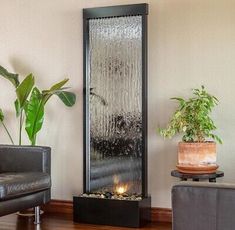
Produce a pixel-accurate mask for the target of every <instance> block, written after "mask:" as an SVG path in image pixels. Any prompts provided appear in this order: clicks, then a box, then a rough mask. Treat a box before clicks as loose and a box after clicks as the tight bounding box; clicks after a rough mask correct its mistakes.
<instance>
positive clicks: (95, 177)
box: [74, 4, 150, 227]
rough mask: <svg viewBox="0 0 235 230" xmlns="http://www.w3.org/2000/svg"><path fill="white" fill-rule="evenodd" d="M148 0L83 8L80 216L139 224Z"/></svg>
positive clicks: (145, 208)
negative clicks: (140, 2) (82, 119)
mask: <svg viewBox="0 0 235 230" xmlns="http://www.w3.org/2000/svg"><path fill="white" fill-rule="evenodd" d="M147 14H148V5H147V4H136V5H124V6H113V7H101V8H89V9H84V12H83V17H84V25H83V26H84V193H83V194H82V195H80V196H78V197H74V220H75V221H82V222H88V223H95V224H110V225H119V226H131V227H138V226H140V225H141V223H144V222H145V221H146V220H147V219H148V218H149V215H150V197H148V192H147Z"/></svg>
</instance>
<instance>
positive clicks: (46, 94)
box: [42, 78, 69, 104]
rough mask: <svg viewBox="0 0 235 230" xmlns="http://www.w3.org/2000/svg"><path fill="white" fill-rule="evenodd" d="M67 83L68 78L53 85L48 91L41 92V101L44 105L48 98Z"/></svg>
mask: <svg viewBox="0 0 235 230" xmlns="http://www.w3.org/2000/svg"><path fill="white" fill-rule="evenodd" d="M68 81H69V79H68V78H66V79H64V80H62V81H60V82H58V83H56V84H54V85H53V86H52V87H51V88H50V89H49V90H43V91H42V93H43V101H44V104H46V103H47V101H48V100H49V99H50V97H51V96H52V95H54V94H56V93H57V92H58V91H60V90H61V89H62V87H63V86H64V85H65V84H66V83H67V82H68Z"/></svg>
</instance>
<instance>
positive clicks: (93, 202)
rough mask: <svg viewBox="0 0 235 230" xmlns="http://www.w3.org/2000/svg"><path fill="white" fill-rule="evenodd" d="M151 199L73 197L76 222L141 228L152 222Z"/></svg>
mask: <svg viewBox="0 0 235 230" xmlns="http://www.w3.org/2000/svg"><path fill="white" fill-rule="evenodd" d="M150 208H151V197H146V198H142V199H141V200H116V199H106V198H93V197H84V196H75V197H73V217H74V218H73V219H74V221H75V222H82V223H89V224H102V225H112V226H122V227H136V228H138V227H141V226H143V225H145V224H146V223H147V222H149V221H150V219H151V215H150Z"/></svg>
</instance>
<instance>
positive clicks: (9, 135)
mask: <svg viewBox="0 0 235 230" xmlns="http://www.w3.org/2000/svg"><path fill="white" fill-rule="evenodd" d="M1 122H2V125H3V127H4V129H5V130H6V132H7V135H8V137H9V138H10V140H11V143H12V144H13V145H14V141H13V139H12V137H11V134H10V133H9V131H8V129H7V127H6V125H5V124H4V122H3V121H1Z"/></svg>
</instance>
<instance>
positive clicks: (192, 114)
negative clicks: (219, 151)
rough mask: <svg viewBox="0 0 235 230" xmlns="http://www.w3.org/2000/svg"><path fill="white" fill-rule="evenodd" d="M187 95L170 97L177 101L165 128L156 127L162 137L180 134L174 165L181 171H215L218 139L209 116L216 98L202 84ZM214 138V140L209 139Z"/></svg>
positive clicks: (215, 103)
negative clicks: (189, 95) (176, 158)
mask: <svg viewBox="0 0 235 230" xmlns="http://www.w3.org/2000/svg"><path fill="white" fill-rule="evenodd" d="M192 91H193V97H191V98H189V99H187V100H186V99H184V98H178V97H176V98H171V99H174V100H176V101H177V102H178V103H179V105H178V107H177V109H176V111H175V112H174V114H173V116H172V118H171V120H170V122H169V124H168V125H167V127H166V128H164V129H162V128H160V129H159V132H160V135H161V136H163V137H164V138H172V137H173V136H174V135H176V134H178V133H182V134H183V138H182V142H179V144H178V164H177V168H178V170H179V171H180V172H183V173H214V172H215V171H216V169H217V168H218V165H217V164H216V143H215V142H218V143H220V144H221V143H222V141H221V139H220V138H219V137H218V136H217V135H216V134H214V133H213V131H215V130H216V126H215V124H214V122H213V120H212V119H211V117H210V113H211V111H212V109H213V108H214V107H215V106H216V105H217V104H218V99H217V98H216V97H215V96H213V95H211V94H209V93H208V92H207V91H206V89H205V87H204V86H202V87H201V88H200V89H193V90H192ZM212 140H213V141H212Z"/></svg>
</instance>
